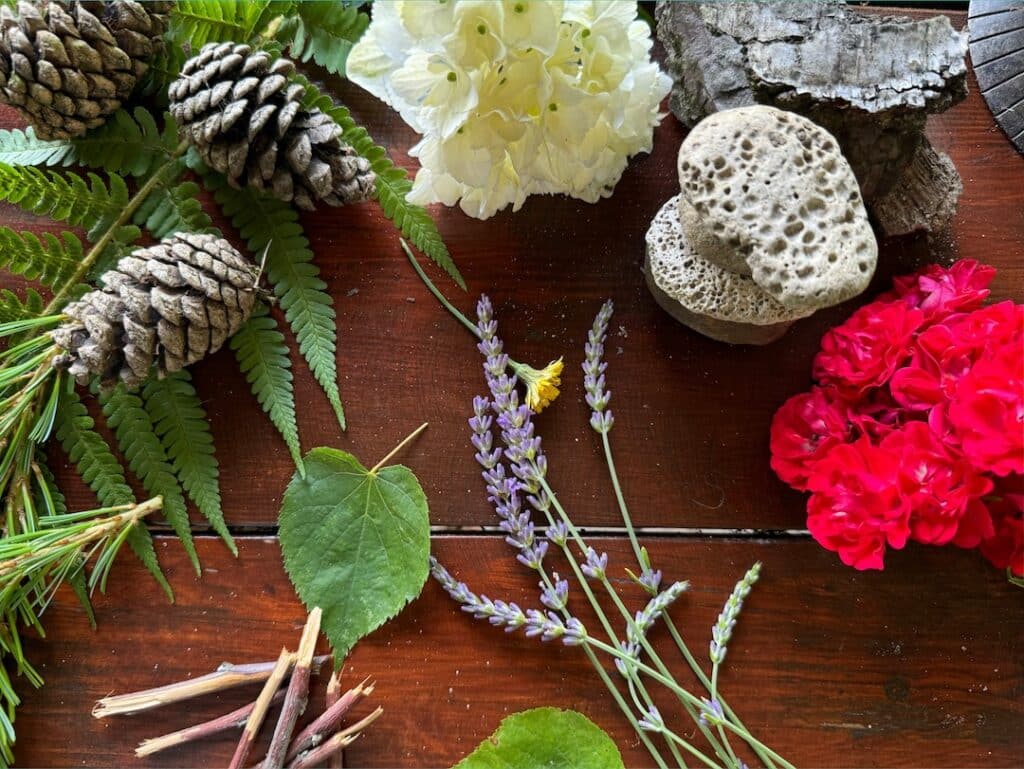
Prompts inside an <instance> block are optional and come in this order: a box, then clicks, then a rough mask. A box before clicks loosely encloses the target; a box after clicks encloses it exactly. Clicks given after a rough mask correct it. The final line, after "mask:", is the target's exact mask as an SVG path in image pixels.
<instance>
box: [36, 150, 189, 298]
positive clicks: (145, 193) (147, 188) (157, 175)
mask: <svg viewBox="0 0 1024 769" xmlns="http://www.w3.org/2000/svg"><path fill="white" fill-rule="evenodd" d="M187 149H188V142H184V141H183V142H181V143H180V144H179V145H178V146H177V147H176V148H175V149H174V152H173V153H172V154H171V155H170V156H169V157H168V158H167V160H166V161H165V162H164V163H163V164H162V165H160V166H159V167H158V168H157V169H156V170H155V171H154V172H153V173H152V174H150V177H149V179H147V180H146V183H145V184H143V185H142V186H141V187H139V189H138V190H137V191H136V192H135V194H134V195H132V197H131V199H130V200H129V201H128V205H126V206H125V207H124V210H123V211H122V212H121V214H120V216H118V217H117V219H115V220H114V221H113V222H111V223H110V226H109V227H107V230H106V232H104V233H103V235H102V236H101V237H100V239H99V240H97V241H96V243H95V244H93V247H92V248H90V249H89V253H87V254H86V255H85V257H84V258H83V259H82V263H81V264H80V265H78V267H77V269H76V270H75V271H74V273H72V275H71V277H70V278H68V280H67V281H66V282H65V283H64V285H63V286H61V287H60V288H59V289H58V290H57V291H55V292H54V294H53V298H52V299H51V300H50V303H49V304H47V305H46V307H45V308H44V309H43V312H42V314H43V315H53V314H54V313H56V312H57V310H59V309H60V308H61V307H62V306H63V303H64V301H65V299H66V298H67V296H68V294H69V293H70V292H71V290H72V289H73V288H74V287H75V286H77V285H78V284H79V283H81V282H82V281H83V280H84V279H85V276H86V275H88V274H89V271H90V270H91V269H92V268H93V265H94V264H96V261H97V260H98V259H99V258H100V256H101V255H102V254H103V251H104V250H105V249H106V248H107V246H109V245H110V242H111V241H112V240H113V239H114V236H115V235H116V234H117V231H118V230H119V229H120V228H121V227H123V226H124V225H126V224H128V222H130V221H131V220H132V217H133V216H134V215H135V212H136V211H137V210H138V209H139V206H141V205H142V204H143V202H144V201H145V200H146V198H148V197H149V194H150V193H151V192H152V191H153V190H154V189H156V188H157V186H159V184H160V183H161V180H162V178H163V174H164V172H165V171H166V170H167V169H168V168H170V167H171V165H173V164H174V163H176V162H177V161H178V158H180V157H181V156H182V155H184V154H185V150H187Z"/></svg>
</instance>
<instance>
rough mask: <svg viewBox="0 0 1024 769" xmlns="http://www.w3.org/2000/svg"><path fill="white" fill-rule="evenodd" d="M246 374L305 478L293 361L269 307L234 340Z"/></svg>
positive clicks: (257, 312)
mask: <svg viewBox="0 0 1024 769" xmlns="http://www.w3.org/2000/svg"><path fill="white" fill-rule="evenodd" d="M230 344H231V349H232V350H234V351H235V357H236V358H237V359H238V363H239V366H240V367H241V369H242V373H243V374H245V378H246V381H248V382H249V384H250V385H251V386H252V391H253V394H254V395H255V396H256V399H257V400H258V401H259V403H260V406H262V407H263V410H264V411H266V412H267V414H268V415H269V416H270V421H271V422H273V423H274V427H276V428H277V429H278V432H280V433H281V435H282V436H283V437H284V441H285V443H286V444H288V451H289V452H290V453H291V455H292V461H293V462H295V466H296V467H297V468H298V469H299V473H300V474H302V475H303V477H305V469H304V467H303V464H302V449H301V448H300V446H299V428H298V425H297V423H296V419H295V393H294V390H293V386H292V372H291V370H290V369H291V365H292V364H291V361H290V360H288V347H287V346H286V345H285V343H284V334H282V333H281V332H280V331H279V330H278V327H277V321H276V320H274V318H273V317H271V316H270V314H269V312H268V310H267V308H266V307H265V306H262V305H261V306H259V307H257V308H256V309H255V310H253V313H252V316H251V317H250V318H249V322H248V323H246V324H245V325H244V326H242V328H241V329H240V330H239V331H238V333H236V334H235V335H234V336H233V337H231V342H230Z"/></svg>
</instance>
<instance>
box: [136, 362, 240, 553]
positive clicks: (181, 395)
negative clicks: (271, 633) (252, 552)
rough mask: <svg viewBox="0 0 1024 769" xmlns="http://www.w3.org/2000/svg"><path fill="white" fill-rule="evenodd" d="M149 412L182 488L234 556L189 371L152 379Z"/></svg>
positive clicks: (210, 443) (207, 431) (205, 423)
mask: <svg viewBox="0 0 1024 769" xmlns="http://www.w3.org/2000/svg"><path fill="white" fill-rule="evenodd" d="M142 397H143V399H144V400H145V403H146V411H147V412H148V414H149V416H150V419H152V420H153V426H154V427H155V428H156V434H157V435H158V436H159V437H160V442H161V443H162V444H163V447H164V451H165V452H166V454H167V457H168V459H170V461H171V466H172V467H173V468H174V472H175V473H176V474H177V476H178V479H179V480H180V481H181V485H182V486H183V487H184V488H185V491H186V492H188V495H189V496H190V497H191V498H192V501H193V502H195V503H196V507H197V508H199V512H201V513H202V514H203V515H204V516H205V517H206V520H208V521H209V522H210V525H211V526H212V527H213V530H214V531H216V532H217V533H218V534H220V536H221V538H222V539H223V540H224V543H225V544H226V545H227V546H228V549H229V550H231V553H232V555H236V556H237V555H238V548H237V547H235V543H234V540H232V538H231V534H230V533H229V532H228V528H227V526H226V525H225V523H224V512H223V510H222V509H221V504H220V483H219V481H218V475H219V472H218V469H217V459H216V457H215V456H214V449H213V436H212V435H211V434H210V424H209V422H208V421H207V419H206V410H205V409H204V408H203V404H202V402H201V401H200V400H199V396H198V395H197V394H196V390H195V388H194V387H193V386H192V377H191V376H190V375H189V373H188V371H184V370H183V371H178V372H176V373H174V374H171V375H169V376H167V377H166V378H164V379H151V380H150V381H149V382H147V383H146V385H145V387H144V388H143V390H142Z"/></svg>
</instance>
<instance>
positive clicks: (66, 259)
mask: <svg viewBox="0 0 1024 769" xmlns="http://www.w3.org/2000/svg"><path fill="white" fill-rule="evenodd" d="M83 255H84V252H83V250H82V242H81V241H80V240H79V239H78V238H76V237H75V236H74V235H72V234H71V233H70V232H62V233H61V236H60V238H57V236H56V235H54V234H53V233H51V232H44V233H43V237H42V239H40V238H39V237H38V236H37V235H35V234H33V233H31V232H22V233H20V234H19V233H17V232H15V231H14V230H11V229H8V228H7V227H0V267H3V268H6V269H8V270H10V271H11V272H13V273H14V274H15V275H22V276H24V277H25V278H28V279H29V280H35V281H38V282H39V283H41V284H43V285H44V286H60V285H62V284H63V283H65V282H66V281H67V280H68V279H69V278H71V276H72V275H74V273H75V269H76V268H77V267H78V265H79V264H81V262H82V257H83Z"/></svg>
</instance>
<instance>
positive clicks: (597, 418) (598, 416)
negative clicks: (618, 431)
mask: <svg viewBox="0 0 1024 769" xmlns="http://www.w3.org/2000/svg"><path fill="white" fill-rule="evenodd" d="M614 424H615V417H614V416H612V412H610V411H595V412H594V413H592V414H591V415H590V426H591V427H593V428H594V430H596V431H597V432H599V433H606V432H608V431H609V430H611V429H612V426H613V425H614Z"/></svg>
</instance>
